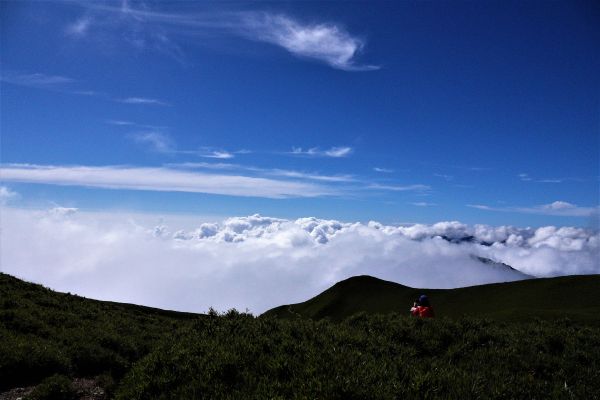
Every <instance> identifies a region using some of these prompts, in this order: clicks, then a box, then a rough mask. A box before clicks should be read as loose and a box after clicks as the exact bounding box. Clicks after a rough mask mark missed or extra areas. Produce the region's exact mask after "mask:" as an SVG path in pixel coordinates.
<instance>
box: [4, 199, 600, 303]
mask: <svg viewBox="0 0 600 400" xmlns="http://www.w3.org/2000/svg"><path fill="white" fill-rule="evenodd" d="M1 211H2V231H1V236H0V239H1V246H2V249H3V250H2V254H1V258H0V265H1V269H2V271H3V272H6V273H10V274H13V275H16V276H19V277H22V278H24V279H28V280H32V281H36V282H40V283H43V284H45V285H48V286H50V287H52V288H54V289H57V290H62V291H70V292H73V293H78V294H80V295H85V296H88V297H93V298H99V299H110V300H115V301H124V302H133V303H138V304H145V305H149V306H155V307H161V308H169V309H177V310H188V311H197V312H202V311H206V310H207V309H208V308H209V307H210V306H212V307H215V308H217V309H219V310H226V309H228V308H231V307H236V308H238V309H241V310H244V309H246V308H249V309H250V310H251V311H252V312H254V313H260V312H263V311H265V310H267V309H269V308H271V307H274V306H277V305H280V304H286V303H292V302H299V301H304V300H306V299H308V298H309V297H312V296H314V295H316V294H318V293H320V292H321V291H322V290H324V289H326V288H327V287H329V286H330V285H332V284H334V283H335V282H338V281H339V280H342V279H345V278H348V277H350V276H354V275H359V274H370V275H374V276H377V277H380V278H383V279H388V280H393V281H396V282H399V283H402V284H405V285H409V286H414V287H428V288H449V287H458V286H466V285H475V284H482V283H488V282H499V281H511V280H517V279H522V278H523V276H524V275H523V273H525V274H530V275H534V276H540V277H541V276H544V277H545V276H556V275H563V274H590V273H600V266H599V265H598V261H597V260H598V251H599V247H600V238H599V235H598V233H597V232H590V231H587V230H584V229H580V228H570V227H553V226H550V227H543V228H538V229H532V228H524V229H522V228H515V227H510V226H500V227H491V226H486V225H474V226H468V225H464V224H461V223H458V222H440V223H438V224H434V225H411V226H389V225H382V224H380V223H377V222H370V223H368V224H363V223H344V222H340V221H335V220H323V219H317V218H311V217H309V218H299V219H297V220H286V219H279V218H270V217H263V216H260V215H253V216H248V217H234V218H227V219H225V220H222V221H221V222H213V221H214V219H212V220H211V219H206V218H200V217H197V218H196V217H179V219H178V218H177V217H174V216H166V217H164V219H162V220H161V219H159V217H158V216H157V215H150V216H145V217H141V216H140V215H130V214H125V213H111V214H108V213H106V214H101V213H89V212H81V211H77V210H76V209H72V208H61V209H54V210H50V211H31V210H18V209H13V208H7V207H4V208H2V209H1ZM182 225H187V226H183V227H182ZM476 257H485V258H489V259H491V260H494V261H496V262H504V263H506V264H509V265H512V266H513V267H514V268H516V269H518V270H519V271H520V272H519V271H514V270H511V269H510V268H507V267H505V266H502V265H500V264H492V265H490V264H485V263H482V262H480V261H478V260H477V258H476ZM398 306H399V310H401V311H403V308H402V307H403V305H398Z"/></svg>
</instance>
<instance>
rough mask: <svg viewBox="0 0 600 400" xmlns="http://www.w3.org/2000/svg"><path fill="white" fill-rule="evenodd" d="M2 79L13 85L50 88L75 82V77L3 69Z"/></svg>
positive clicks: (61, 87)
mask: <svg viewBox="0 0 600 400" xmlns="http://www.w3.org/2000/svg"><path fill="white" fill-rule="evenodd" d="M0 80H1V81H2V82H6V83H10V84H13V85H19V86H27V87H33V88H39V89H50V90H56V89H64V88H66V87H67V86H68V85H70V84H72V83H73V82H75V79H72V78H69V77H66V76H62V75H48V74H44V73H39V72H36V73H19V72H14V71H3V72H2V74H1V75H0Z"/></svg>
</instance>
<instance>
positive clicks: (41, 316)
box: [0, 274, 198, 391]
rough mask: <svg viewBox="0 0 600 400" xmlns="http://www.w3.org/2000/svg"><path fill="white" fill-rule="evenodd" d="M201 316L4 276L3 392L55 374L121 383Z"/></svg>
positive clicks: (0, 293)
mask: <svg viewBox="0 0 600 400" xmlns="http://www.w3.org/2000/svg"><path fill="white" fill-rule="evenodd" d="M197 317H198V316H197V315H195V314H187V313H178V312H173V311H163V310H158V309H154V308H149V307H140V306H134V305H130V304H119V303H111V302H104V301H96V300H89V299H85V298H83V297H79V296H73V295H70V294H64V293H57V292H54V291H51V290H49V289H46V288H44V287H43V286H40V285H34V284H31V283H27V282H23V281H21V280H19V279H16V278H14V277H12V276H10V275H6V274H0V391H2V390H5V389H8V388H11V387H16V386H25V385H29V384H35V383H38V382H40V381H41V380H42V379H44V378H46V377H49V376H52V375H54V374H66V375H70V376H96V375H101V374H109V375H110V376H111V378H112V377H114V379H116V380H119V379H120V378H122V377H123V376H124V375H125V373H126V372H127V371H129V369H130V368H131V366H132V364H133V363H134V362H135V361H137V360H139V359H140V358H142V357H143V356H145V355H146V354H148V353H149V352H150V351H151V350H152V349H154V348H155V347H156V346H157V345H158V343H159V342H160V341H161V340H163V339H164V338H165V337H166V336H168V335H170V334H171V333H173V332H174V331H175V330H176V329H178V328H179V327H180V326H181V325H182V323H185V322H186V321H190V320H192V319H195V318H197Z"/></svg>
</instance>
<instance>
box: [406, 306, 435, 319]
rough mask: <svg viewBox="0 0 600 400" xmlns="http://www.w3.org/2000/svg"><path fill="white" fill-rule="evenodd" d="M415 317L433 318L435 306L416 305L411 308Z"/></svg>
mask: <svg viewBox="0 0 600 400" xmlns="http://www.w3.org/2000/svg"><path fill="white" fill-rule="evenodd" d="M410 314H411V315H412V316H413V317H421V318H433V307H424V306H416V307H413V308H411V309H410Z"/></svg>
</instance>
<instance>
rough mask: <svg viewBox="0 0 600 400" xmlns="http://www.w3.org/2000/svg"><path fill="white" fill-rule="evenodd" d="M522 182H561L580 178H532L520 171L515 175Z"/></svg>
mask: <svg viewBox="0 0 600 400" xmlns="http://www.w3.org/2000/svg"><path fill="white" fill-rule="evenodd" d="M517 177H518V178H519V180H521V181H522V182H538V183H563V182H565V181H572V182H573V181H575V182H581V181H583V179H580V178H572V177H571V178H532V177H531V176H530V175H529V174H526V173H520V174H518V175H517Z"/></svg>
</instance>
